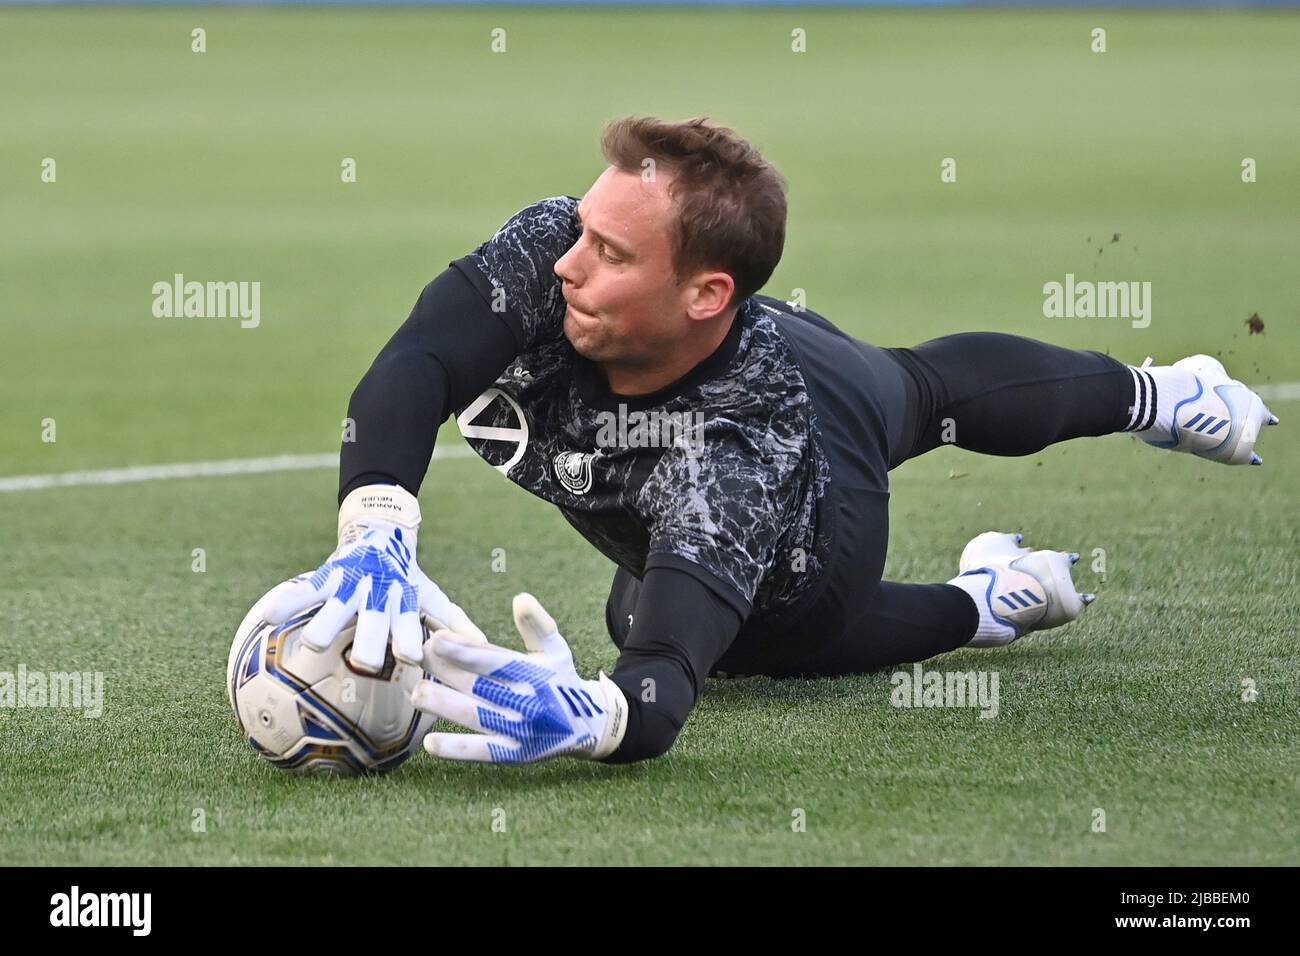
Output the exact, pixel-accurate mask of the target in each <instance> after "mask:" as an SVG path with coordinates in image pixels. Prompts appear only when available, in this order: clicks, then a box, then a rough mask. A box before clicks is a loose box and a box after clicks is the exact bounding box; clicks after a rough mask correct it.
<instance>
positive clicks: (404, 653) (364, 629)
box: [262, 485, 487, 673]
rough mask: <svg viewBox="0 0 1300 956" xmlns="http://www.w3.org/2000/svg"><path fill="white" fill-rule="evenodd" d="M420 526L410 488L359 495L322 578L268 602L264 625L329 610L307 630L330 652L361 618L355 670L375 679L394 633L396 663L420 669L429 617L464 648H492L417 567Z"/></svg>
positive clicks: (312, 641) (369, 489)
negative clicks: (313, 610) (422, 616)
mask: <svg viewBox="0 0 1300 956" xmlns="http://www.w3.org/2000/svg"><path fill="white" fill-rule="evenodd" d="M419 526H420V503H419V502H418V501H417V500H416V498H415V496H414V495H412V494H411V493H410V492H408V491H406V490H405V489H404V488H401V487H399V486H397V485H367V486H365V487H364V488H357V489H356V490H355V491H353V492H352V493H351V494H349V495H348V496H347V498H345V499H344V500H343V505H342V506H341V507H340V508H339V545H338V548H337V549H336V550H335V552H334V553H333V554H331V555H330V556H329V558H328V559H327V560H326V562H325V563H324V564H322V565H321V566H320V567H319V568H317V569H316V571H315V572H313V573H311V574H301V575H299V576H298V577H296V578H294V579H293V580H292V581H289V582H286V583H285V584H283V585H281V586H280V587H278V588H276V589H275V590H274V591H273V592H271V594H268V595H267V597H266V599H265V604H264V605H263V608H262V616H263V618H264V619H265V620H266V621H268V622H270V623H272V624H280V623H283V622H284V621H287V620H288V619H289V618H291V617H293V616H294V615H295V614H298V613H300V612H301V611H304V610H306V609H307V608H309V607H311V606H313V605H315V604H320V603H321V602H322V601H323V602H325V606H324V607H322V608H321V609H320V611H318V612H317V613H316V616H315V617H314V618H312V620H311V621H310V622H308V624H307V626H306V627H304V628H303V629H302V638H303V642H304V643H305V644H306V645H307V646H308V647H311V648H314V649H316V650H324V649H325V648H327V647H329V646H330V644H331V643H332V642H333V640H334V638H335V637H336V636H337V635H338V633H339V631H341V630H343V628H344V627H346V626H347V623H348V621H350V620H351V619H352V618H353V617H354V616H355V617H356V618H357V631H356V637H355V639H354V640H353V643H352V655H351V658H352V663H353V665H354V666H355V667H357V668H358V669H359V670H364V671H369V672H370V673H378V672H379V671H381V670H382V669H383V666H384V656H385V655H384V650H385V648H386V646H387V645H388V635H389V634H390V633H391V634H392V636H393V656H394V657H396V658H397V659H398V660H401V661H405V662H406V663H408V664H419V663H420V661H421V657H422V650H423V643H424V631H423V628H422V626H421V624H420V613H421V612H424V613H425V614H427V615H429V616H430V617H431V618H433V619H434V620H435V621H436V622H437V623H438V624H439V625H441V626H442V627H443V628H447V629H450V630H452V631H455V632H456V633H457V634H458V635H460V639H461V640H463V641H473V642H477V643H480V644H486V643H487V638H486V637H484V636H483V632H482V631H480V630H479V629H478V628H477V627H476V626H475V625H474V622H473V621H471V620H470V619H469V617H468V616H467V615H466V614H465V612H464V611H462V610H461V609H460V608H459V607H458V606H456V605H455V604H453V603H452V602H451V601H450V600H449V599H448V597H447V595H446V594H444V593H443V591H442V588H440V587H438V585H436V584H434V583H433V582H432V581H431V580H429V578H428V577H427V576H426V575H425V573H424V572H423V571H421V570H420V567H419V565H418V564H416V562H415V543H416V530H417V529H418V528H419Z"/></svg>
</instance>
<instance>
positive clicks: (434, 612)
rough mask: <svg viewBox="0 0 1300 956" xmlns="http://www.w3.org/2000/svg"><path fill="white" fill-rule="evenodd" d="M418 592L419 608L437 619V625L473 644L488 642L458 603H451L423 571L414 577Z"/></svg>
mask: <svg viewBox="0 0 1300 956" xmlns="http://www.w3.org/2000/svg"><path fill="white" fill-rule="evenodd" d="M416 581H417V584H418V587H419V592H420V610H421V611H423V612H424V613H425V614H427V615H429V617H431V618H433V619H434V620H435V621H437V623H438V626H439V627H445V628H447V629H448V630H451V631H455V632H456V633H457V634H460V635H461V636H463V637H465V638H467V639H468V640H469V641H470V643H473V644H486V643H488V639H487V636H486V635H485V634H484V633H483V632H482V631H481V630H480V629H479V627H478V625H477V624H475V623H474V622H473V621H471V620H470V618H469V615H468V614H466V613H465V612H464V611H463V610H462V609H461V608H460V606H459V605H457V604H454V603H452V601H451V599H450V598H449V597H447V595H446V593H445V592H444V591H443V590H442V588H440V587H438V585H437V584H436V583H435V582H434V581H433V579H432V578H430V577H429V576H428V575H427V574H425V573H424V572H423V571H421V572H419V576H418V578H417V579H416Z"/></svg>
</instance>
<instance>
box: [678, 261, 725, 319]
mask: <svg viewBox="0 0 1300 956" xmlns="http://www.w3.org/2000/svg"><path fill="white" fill-rule="evenodd" d="M694 289H695V294H694V296H693V297H692V300H691V302H690V304H689V305H688V306H687V309H686V315H687V317H688V318H691V319H699V320H704V319H712V318H715V317H717V316H719V315H721V314H723V313H724V312H726V311H727V306H728V303H730V302H731V294H732V293H733V292H734V291H735V290H736V280H735V279H733V278H731V276H730V275H728V274H727V273H725V272H708V273H705V274H704V275H702V276H700V277H699V278H698V279H696V281H695V282H694Z"/></svg>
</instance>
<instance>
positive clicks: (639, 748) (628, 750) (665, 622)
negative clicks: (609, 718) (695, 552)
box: [604, 567, 741, 763]
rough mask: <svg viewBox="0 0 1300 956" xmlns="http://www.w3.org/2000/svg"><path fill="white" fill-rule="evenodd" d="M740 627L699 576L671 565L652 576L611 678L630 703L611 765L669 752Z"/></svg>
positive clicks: (651, 572)
mask: <svg viewBox="0 0 1300 956" xmlns="http://www.w3.org/2000/svg"><path fill="white" fill-rule="evenodd" d="M740 625H741V620H740V615H739V614H737V613H736V610H735V608H733V607H732V606H731V604H730V603H728V602H727V601H724V600H723V599H722V598H721V597H719V596H718V595H717V594H715V593H714V592H713V591H712V590H710V589H709V588H708V587H706V586H705V585H704V584H703V583H702V582H701V581H700V580H699V579H698V578H696V577H694V576H693V575H690V574H686V573H684V572H682V571H678V570H676V569H673V568H664V567H656V568H651V569H650V570H649V571H647V572H646V574H645V577H644V579H643V581H642V585H641V591H640V594H639V595H638V596H637V603H636V609H635V610H634V611H633V612H632V629H631V631H630V633H629V634H628V638H627V641H626V642H625V643H624V645H623V653H621V654H620V655H619V658H618V662H617V663H616V664H615V665H614V673H613V674H612V675H611V679H612V680H613V681H614V683H615V684H617V685H618V686H619V688H620V689H622V691H623V694H624V696H625V697H626V698H627V703H628V717H627V730H626V732H625V733H624V735H623V742H622V743H621V744H620V745H619V746H618V749H616V750H615V751H614V752H613V753H612V754H610V755H609V756H608V757H605V758H604V760H605V762H606V763H628V762H631V761H634V760H645V759H646V758H649V757H658V756H660V755H662V754H664V753H666V752H667V751H668V749H669V748H670V747H671V746H672V745H673V741H675V740H676V739H677V734H678V733H679V732H680V731H681V729H682V725H683V724H684V723H685V722H686V717H687V715H688V714H690V712H691V708H693V707H694V706H695V702H696V700H698V699H699V696H700V691H701V690H703V688H704V679H705V678H706V677H708V675H709V671H710V670H712V669H713V665H714V664H716V663H717V662H718V659H719V658H721V657H722V655H723V653H725V652H726V650H727V648H728V647H730V646H731V642H732V641H733V640H735V637H736V633H737V632H738V631H739V630H740Z"/></svg>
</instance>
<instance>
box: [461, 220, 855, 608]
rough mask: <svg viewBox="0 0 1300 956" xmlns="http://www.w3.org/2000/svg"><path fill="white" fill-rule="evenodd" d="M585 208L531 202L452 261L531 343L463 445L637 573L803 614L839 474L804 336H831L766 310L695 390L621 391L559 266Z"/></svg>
mask: <svg viewBox="0 0 1300 956" xmlns="http://www.w3.org/2000/svg"><path fill="white" fill-rule="evenodd" d="M577 205H578V200H577V199H576V198H574V197H571V196H558V197H554V198H551V199H544V200H541V201H540V202H537V203H534V204H533V205H530V206H528V207H526V208H524V209H523V210H521V211H520V212H518V213H517V214H516V215H514V216H513V217H511V219H510V220H509V221H508V222H507V223H506V224H505V225H504V226H502V227H501V228H500V229H499V230H498V231H497V233H496V234H495V235H494V236H493V237H492V238H491V239H489V240H488V241H487V242H485V243H483V244H482V245H481V246H479V247H478V248H477V249H475V250H474V251H473V252H472V253H470V254H469V255H467V256H465V257H463V258H461V259H458V260H456V261H455V262H453V263H452V266H454V267H455V268H457V269H458V270H460V271H461V272H462V273H464V275H465V276H467V277H468V278H469V280H470V281H471V283H472V284H473V285H474V287H475V289H476V290H477V291H478V293H479V294H480V295H481V296H482V297H483V299H484V300H485V301H486V302H487V303H488V304H489V306H490V307H491V308H492V309H493V311H494V312H497V313H499V314H500V315H501V316H502V317H503V318H504V319H505V320H506V322H507V324H508V325H509V327H510V329H511V331H512V332H513V333H514V336H515V338H516V345H517V347H518V354H517V356H516V358H515V359H514V360H513V361H512V362H511V363H510V365H509V366H508V367H507V368H506V369H505V371H504V372H503V373H501V375H500V376H499V377H498V378H497V380H496V382H495V383H494V384H493V385H492V387H490V388H488V389H487V390H486V391H484V392H483V393H482V394H481V395H479V396H478V397H477V398H475V399H474V400H473V401H471V402H469V404H468V405H463V406H462V407H460V408H459V409H458V414H457V424H458V425H459V427H460V430H461V433H462V434H463V435H464V437H465V439H466V441H467V442H468V443H469V444H470V446H471V447H472V448H473V449H474V451H475V452H477V453H478V454H479V455H480V456H481V457H482V458H484V459H485V460H486V461H487V462H489V463H490V464H491V465H492V466H493V467H495V468H496V469H497V470H498V471H501V472H502V473H503V474H505V475H506V476H507V477H508V478H509V479H510V480H511V481H513V482H515V483H516V484H518V485H520V486H521V487H523V488H526V489H527V490H528V491H530V492H532V493H533V494H534V495H537V496H538V497H540V498H543V499H545V500H547V501H549V502H551V503H552V504H554V505H556V506H557V507H558V508H559V509H560V511H561V512H562V513H563V514H564V516H565V518H567V519H568V521H569V522H570V523H571V524H572V525H573V526H574V528H576V529H577V530H578V532H579V533H580V534H581V535H582V536H583V537H584V538H586V539H587V540H588V541H590V542H591V543H592V544H593V545H594V546H595V547H596V548H598V549H599V550H600V551H601V552H603V553H604V554H605V555H606V556H607V557H609V558H610V559H611V560H613V561H614V562H616V563H617V564H618V565H620V566H621V567H623V568H625V569H627V570H628V571H630V572H631V573H633V574H634V575H636V576H637V577H640V576H642V575H643V574H644V573H645V572H646V571H647V570H649V569H651V568H654V567H667V568H674V569H677V570H680V571H684V572H686V573H688V574H691V575H693V576H695V577H696V578H697V579H699V580H700V581H701V582H702V583H704V584H706V585H707V586H708V587H709V588H710V589H711V590H713V591H714V593H716V594H718V595H719V596H720V597H721V598H723V599H724V600H725V601H727V602H728V603H729V604H730V605H731V606H732V607H733V608H734V609H735V610H736V611H737V613H738V614H739V615H740V618H741V619H742V620H744V619H746V618H749V617H751V614H752V616H753V617H754V618H759V619H763V618H768V617H770V616H773V615H776V614H779V613H780V612H782V611H784V610H787V609H789V608H791V607H792V606H794V605H796V604H797V603H798V602H799V601H800V599H801V598H802V597H804V596H805V595H806V594H807V592H808V590H809V589H810V588H811V587H812V586H813V584H814V583H815V582H816V581H817V579H818V578H819V574H820V571H821V569H822V567H823V565H824V563H825V562H826V560H827V558H828V548H829V541H828V537H829V535H828V534H827V533H826V532H827V529H826V528H825V527H824V523H825V513H826V511H827V509H826V507H825V504H826V501H825V499H826V494H827V487H828V483H829V478H830V468H829V466H828V464H827V458H826V455H825V454H824V452H823V448H822V444H821V441H820V439H819V427H818V420H817V416H816V413H815V411H814V408H813V404H812V400H811V399H810V396H809V389H808V388H807V387H806V383H805V377H804V371H803V369H802V367H801V363H800V354H799V351H800V350H799V341H800V338H801V337H802V336H807V335H820V336H823V337H824V336H825V335H826V334H827V332H826V331H825V329H823V328H822V327H821V326H819V325H816V324H813V323H811V322H810V321H809V320H808V319H807V317H806V314H804V313H801V312H795V311H793V310H792V309H790V308H789V307H788V306H787V305H786V304H785V303H784V302H781V301H779V300H776V299H771V298H769V297H766V296H753V297H751V298H749V299H747V300H745V301H744V302H743V303H742V304H741V306H740V309H739V311H738V314H737V317H736V321H735V322H734V323H733V326H732V328H731V331H730V333H729V334H728V336H727V338H726V339H725V340H724V342H723V343H722V345H721V346H720V347H719V348H718V349H717V350H716V352H715V353H714V354H713V355H712V356H710V357H709V358H708V359H706V360H705V361H704V362H702V363H701V364H700V365H698V366H696V367H695V368H694V369H693V370H692V371H691V372H690V373H688V374H687V375H686V376H685V377H684V378H682V379H681V380H679V381H677V382H675V383H673V384H672V385H670V386H668V387H666V388H664V389H662V390H661V391H659V392H655V393H653V394H650V395H642V396H636V397H628V396H618V395H615V394H613V393H611V392H610V391H609V389H608V387H607V386H606V384H605V382H604V379H603V377H602V376H601V374H600V372H599V371H598V370H597V369H596V367H595V366H594V365H593V364H592V363H591V362H589V361H587V360H586V359H584V358H583V357H582V356H580V355H578V354H577V352H576V351H575V350H574V349H573V347H572V345H570V344H569V341H568V339H567V338H566V337H565V335H564V331H563V326H564V315H565V305H566V304H565V299H564V296H563V295H562V292H561V286H562V283H561V280H560V278H559V276H557V275H556V274H555V271H554V266H555V263H556V262H557V261H558V260H559V258H560V257H561V256H562V255H564V253H565V252H567V251H568V249H569V247H570V246H572V245H573V244H574V243H575V242H576V241H577V240H578V237H579V234H580V231H581V227H580V226H579V223H578V219H577V214H576V209H577ZM822 321H823V322H824V320H822ZM826 324H827V325H829V323H826Z"/></svg>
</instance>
